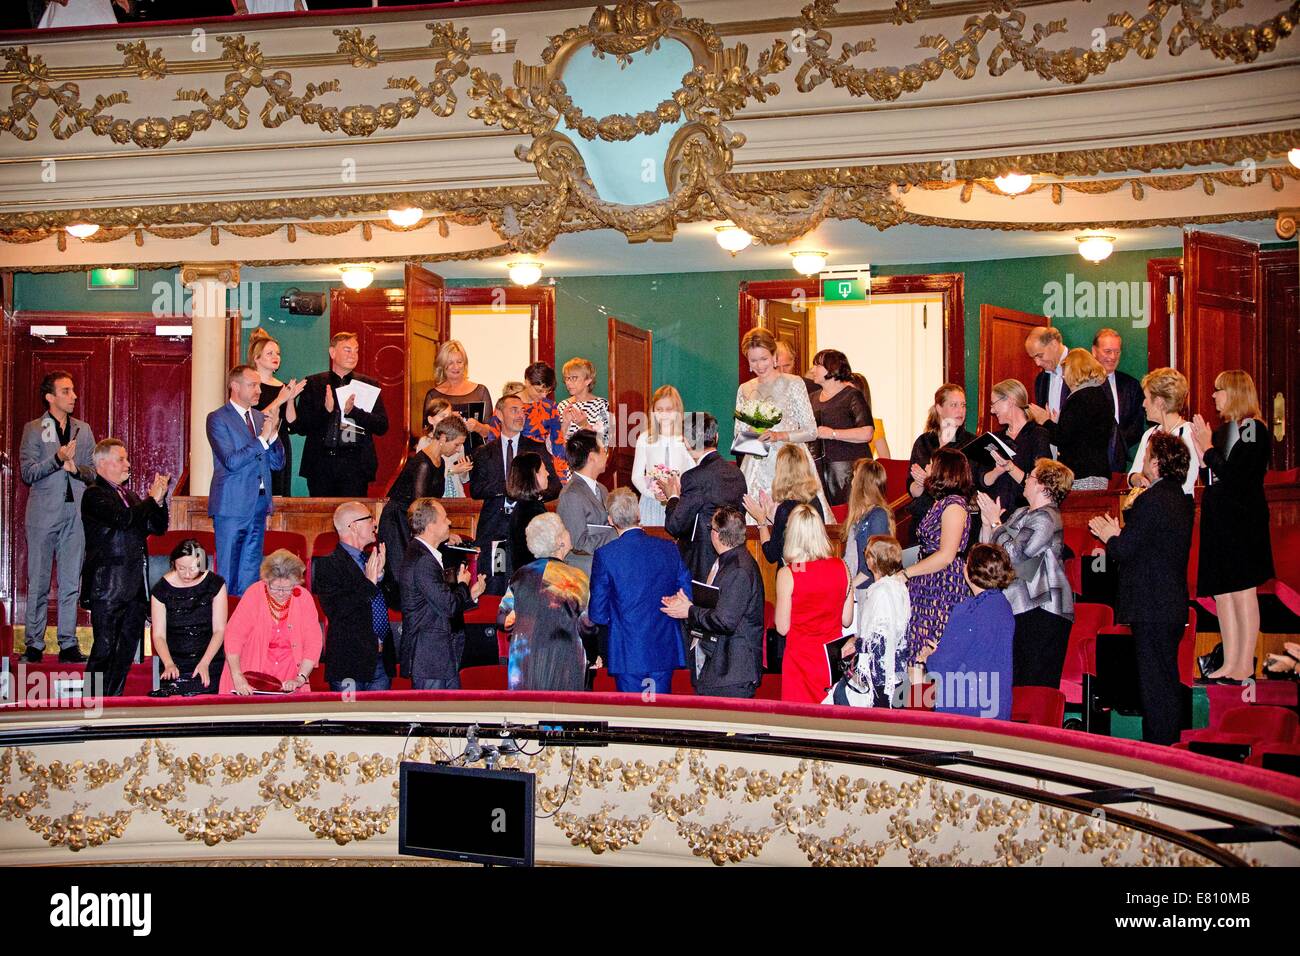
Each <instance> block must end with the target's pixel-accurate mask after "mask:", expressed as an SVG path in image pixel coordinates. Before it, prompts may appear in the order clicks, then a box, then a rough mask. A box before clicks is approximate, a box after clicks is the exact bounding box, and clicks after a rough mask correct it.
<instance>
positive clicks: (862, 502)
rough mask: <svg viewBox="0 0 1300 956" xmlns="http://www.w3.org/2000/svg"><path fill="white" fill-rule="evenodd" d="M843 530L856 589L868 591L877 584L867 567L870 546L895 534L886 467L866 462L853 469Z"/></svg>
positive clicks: (868, 566)
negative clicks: (884, 537) (877, 537)
mask: <svg viewBox="0 0 1300 956" xmlns="http://www.w3.org/2000/svg"><path fill="white" fill-rule="evenodd" d="M844 529H845V534H844V563H845V564H846V565H848V568H849V574H850V575H851V576H852V579H853V586H854V588H856V589H858V590H859V591H865V590H866V589H867V588H869V587H870V586H871V582H872V581H874V580H875V577H874V576H873V574H872V571H871V567H870V565H869V564H868V563H867V557H866V555H867V542H868V541H870V540H871V538H873V537H876V536H879V535H888V536H890V537H892V536H893V534H894V512H893V510H892V509H891V508H890V507H889V500H888V499H887V498H886V497H885V467H884V465H882V464H881V463H880V462H878V461H872V460H871V459H870V458H864V459H862V460H861V461H859V462H858V463H857V464H856V465H854V467H853V481H852V483H851V484H850V485H849V510H848V514H847V515H845V517H844Z"/></svg>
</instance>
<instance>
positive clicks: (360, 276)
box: [339, 266, 375, 292]
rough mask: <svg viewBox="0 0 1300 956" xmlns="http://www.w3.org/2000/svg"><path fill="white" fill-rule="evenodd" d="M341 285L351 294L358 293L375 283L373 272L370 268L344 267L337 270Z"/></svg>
mask: <svg viewBox="0 0 1300 956" xmlns="http://www.w3.org/2000/svg"><path fill="white" fill-rule="evenodd" d="M339 274H340V275H342V276H343V284H344V285H345V286H347V287H348V288H349V289H351V290H352V291H353V292H360V291H361V290H362V289H364V288H367V287H368V286H369V285H370V283H372V282H374V281H375V270H374V269H372V268H370V266H344V267H343V268H342V269H340V270H339Z"/></svg>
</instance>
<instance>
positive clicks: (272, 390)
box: [248, 326, 307, 496]
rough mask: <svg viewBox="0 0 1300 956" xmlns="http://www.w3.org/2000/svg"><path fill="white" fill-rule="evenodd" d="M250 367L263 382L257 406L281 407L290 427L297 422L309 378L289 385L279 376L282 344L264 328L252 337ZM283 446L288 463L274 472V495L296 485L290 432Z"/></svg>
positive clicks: (263, 408) (265, 409) (266, 409)
mask: <svg viewBox="0 0 1300 956" xmlns="http://www.w3.org/2000/svg"><path fill="white" fill-rule="evenodd" d="M248 364H249V365H251V366H253V368H255V369H257V377H258V378H259V379H261V381H262V390H261V392H259V393H258V397H257V403H256V404H255V405H254V406H253V407H254V408H256V409H257V410H258V411H259V412H264V413H269V412H270V410H271V409H272V408H278V409H280V410H281V411H280V414H281V416H282V417H283V419H284V421H285V423H286V424H289V425H292V424H293V423H294V422H296V421H297V420H298V402H297V399H298V396H299V395H301V394H302V390H303V389H304V388H306V387H307V379H306V378H294V379H290V380H289V382H288V384H285V383H284V382H282V381H280V380H279V379H278V378H276V377H275V373H276V372H277V371H279V368H280V343H279V342H277V341H276V340H275V339H274V338H272V337H271V334H270V333H269V332H267V331H266V329H264V328H262V327H260V326H259V327H258V328H255V329H253V332H252V334H251V335H249V337H248ZM281 444H283V445H284V464H283V465H282V466H281V467H280V468H274V469H272V470H271V494H273V495H282V496H287V495H288V494H289V489H290V486H291V485H292V484H293V446H292V443H291V442H290V441H289V438H288V433H287V431H286V433H285V436H284V441H283V442H282V443H281Z"/></svg>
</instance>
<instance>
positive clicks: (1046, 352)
mask: <svg viewBox="0 0 1300 956" xmlns="http://www.w3.org/2000/svg"><path fill="white" fill-rule="evenodd" d="M1025 351H1026V352H1027V353H1029V357H1030V358H1031V359H1033V361H1034V364H1035V365H1037V366H1038V368H1039V372H1038V375H1037V376H1036V377H1035V378H1034V403H1033V404H1032V405H1030V406H1029V415H1030V417H1031V418H1033V419H1034V420H1035V421H1036V422H1038V424H1040V425H1041V424H1042V423H1043V422H1044V421H1046V420H1047V419H1048V418H1052V419H1055V418H1057V417H1058V416H1059V415H1060V414H1061V406H1062V405H1064V404H1065V399H1066V396H1067V395H1069V394H1070V386H1068V385H1066V384H1065V353H1066V352H1068V351H1069V349H1067V348H1066V347H1065V341H1064V340H1063V339H1062V338H1061V330H1060V329H1054V328H1052V327H1051V326H1048V325H1040V326H1037V327H1036V328H1033V329H1030V331H1029V336H1028V337H1027V338H1026V339H1025Z"/></svg>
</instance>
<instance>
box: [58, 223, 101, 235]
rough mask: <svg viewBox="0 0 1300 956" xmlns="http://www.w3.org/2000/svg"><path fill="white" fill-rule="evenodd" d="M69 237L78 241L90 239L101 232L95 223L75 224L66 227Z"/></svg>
mask: <svg viewBox="0 0 1300 956" xmlns="http://www.w3.org/2000/svg"><path fill="white" fill-rule="evenodd" d="M64 228H65V229H67V231H68V235H70V236H72V237H73V238H76V239H89V238H90V237H91V236H93V235H94V234H95V233H97V232H99V226H97V225H96V224H95V223H93V222H74V223H71V224H69V225H67V226H65V227H64Z"/></svg>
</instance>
